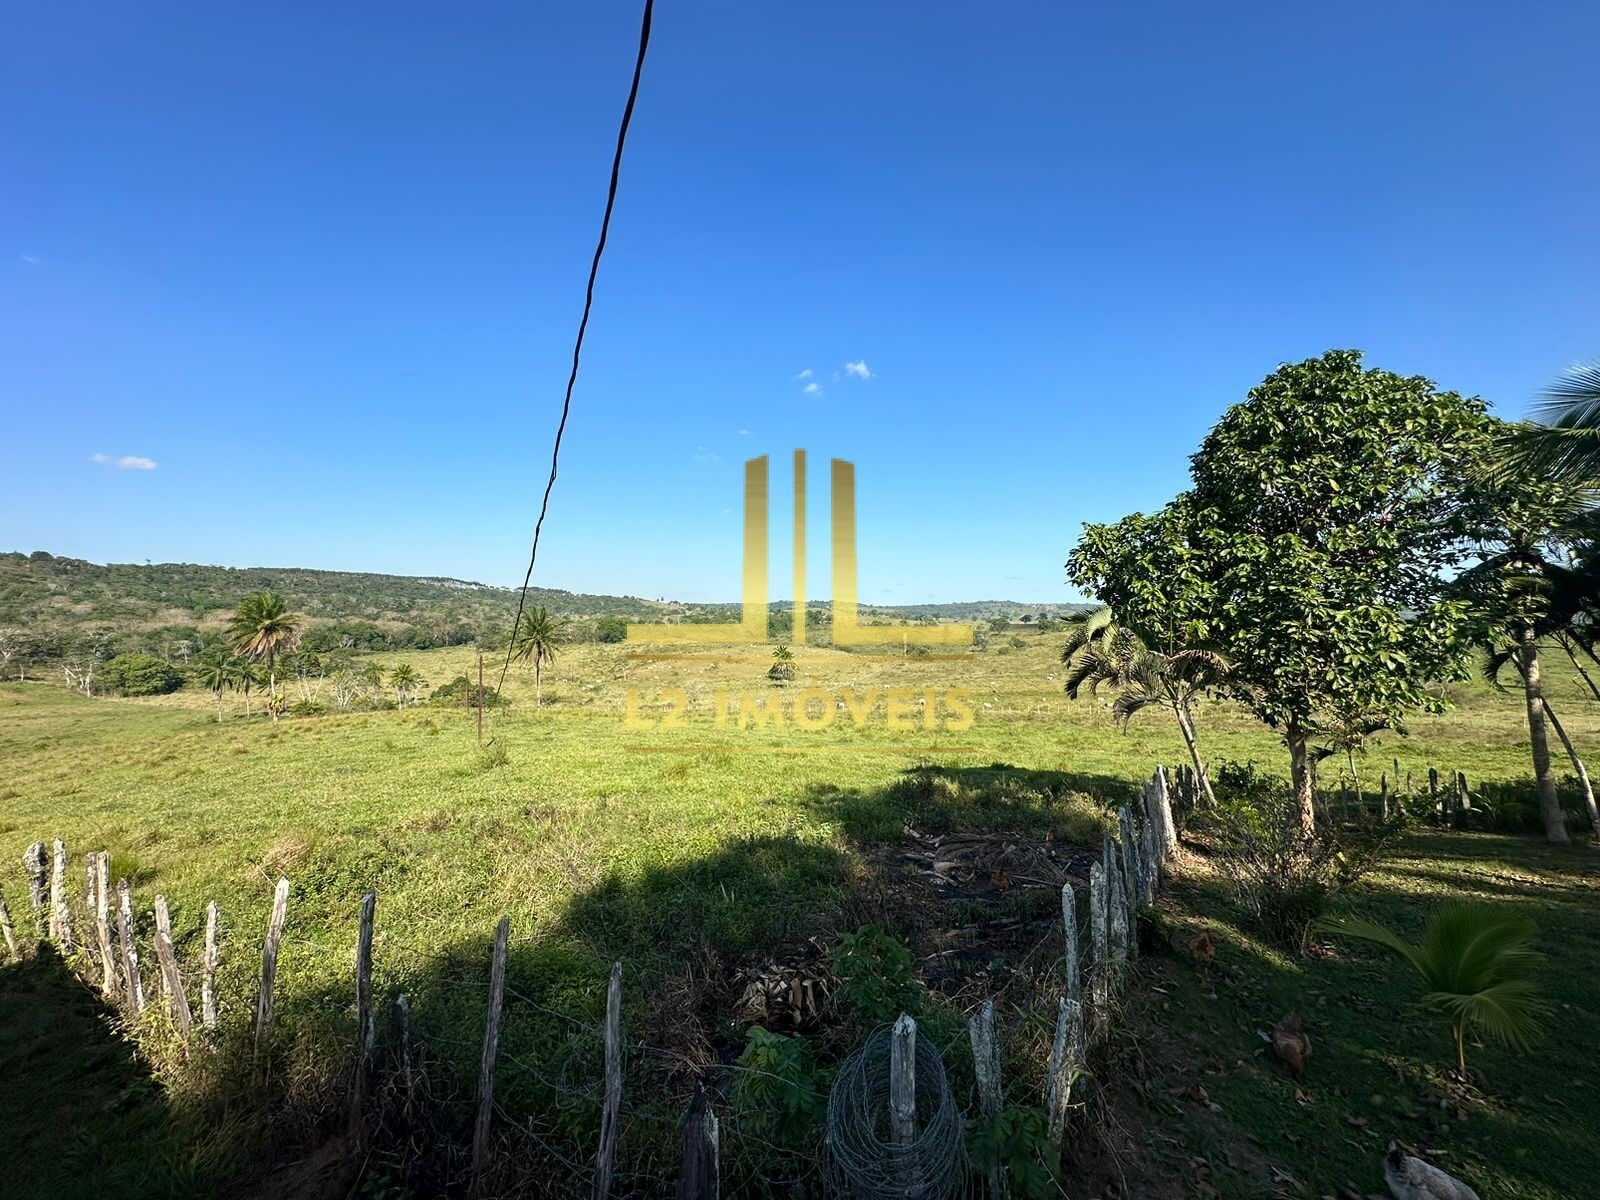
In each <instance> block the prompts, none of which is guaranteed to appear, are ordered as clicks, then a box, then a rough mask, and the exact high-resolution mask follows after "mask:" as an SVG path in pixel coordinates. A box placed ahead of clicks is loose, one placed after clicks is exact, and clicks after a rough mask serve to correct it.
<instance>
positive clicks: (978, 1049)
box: [967, 891, 1077, 1197]
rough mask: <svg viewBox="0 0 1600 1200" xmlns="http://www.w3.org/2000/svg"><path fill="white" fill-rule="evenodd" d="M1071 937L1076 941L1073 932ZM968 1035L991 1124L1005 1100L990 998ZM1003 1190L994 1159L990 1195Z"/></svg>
mask: <svg viewBox="0 0 1600 1200" xmlns="http://www.w3.org/2000/svg"><path fill="white" fill-rule="evenodd" d="M1071 895H1072V894H1071V892H1070V891H1069V892H1066V893H1064V894H1063V897H1062V904H1063V905H1068V904H1071V903H1072V899H1071ZM1071 924H1072V925H1076V924H1077V922H1076V921H1073V922H1072V923H1071ZM1070 927H1071V926H1070V925H1069V928H1070ZM1071 937H1072V941H1073V943H1074V944H1076V942H1077V935H1076V933H1074V934H1072V935H1071ZM1074 975H1075V973H1074ZM1074 982H1076V978H1075V977H1074ZM967 1037H968V1039H969V1040H970V1041H971V1042H972V1071H973V1074H974V1075H975V1076H976V1077H977V1081H978V1104H979V1106H980V1108H981V1111H982V1112H983V1119H984V1120H985V1121H987V1122H989V1124H990V1125H991V1126H992V1125H993V1124H994V1121H995V1118H997V1117H998V1116H999V1115H1000V1110H1001V1108H1002V1107H1004V1103H1005V1099H1004V1094H1003V1092H1002V1090H1001V1087H1000V1045H999V1042H998V1041H997V1040H996V1038H995V1031H994V1001H993V1000H985V1001H984V1002H983V1007H982V1008H980V1009H979V1010H978V1011H977V1012H976V1013H975V1014H973V1015H972V1016H971V1017H969V1018H968V1019H967ZM1006 1191H1007V1189H1006V1172H1005V1166H1004V1164H1002V1163H999V1162H996V1163H994V1164H993V1165H992V1166H991V1167H990V1168H989V1195H990V1196H994V1197H1004V1196H1005V1195H1006Z"/></svg>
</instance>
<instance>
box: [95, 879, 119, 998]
mask: <svg viewBox="0 0 1600 1200" xmlns="http://www.w3.org/2000/svg"><path fill="white" fill-rule="evenodd" d="M89 857H90V859H91V863H90V865H91V866H92V867H93V868H94V888H93V891H92V895H93V899H94V937H95V941H96V943H97V944H98V945H99V947H100V965H101V966H102V967H104V968H105V970H104V974H103V976H102V978H101V980H100V994H101V995H103V996H106V997H108V998H109V997H111V996H115V995H116V994H117V955H116V951H114V950H113V949H112V948H111V855H110V853H108V852H107V851H105V850H102V851H100V852H99V853H98V854H91V855H90V856H89Z"/></svg>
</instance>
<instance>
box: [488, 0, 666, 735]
mask: <svg viewBox="0 0 1600 1200" xmlns="http://www.w3.org/2000/svg"><path fill="white" fill-rule="evenodd" d="M654 7H655V0H644V17H643V19H642V20H641V21H640V23H639V57H638V58H637V59H636V60H635V61H634V64H633V83H632V84H631V85H630V86H629V88H628V103H627V105H626V106H625V107H624V108H623V110H622V124H621V126H620V127H619V128H618V129H617V149H616V153H615V154H614V155H612V158H611V186H610V187H609V188H608V189H607V190H606V211H605V216H603V217H602V218H601V219H600V240H599V241H598V242H596V243H595V248H594V260H593V261H592V262H591V263H590V264H589V286H588V289H587V290H586V291H585V293H584V297H583V317H582V319H581V320H580V321H579V322H578V336H577V339H576V340H575V341H574V342H573V344H572V372H571V374H569V375H568V376H567V394H566V398H565V399H564V400H562V402H561V420H560V421H559V422H558V423H557V425H556V438H555V445H554V446H553V447H552V448H551V451H550V478H549V480H548V481H546V483H545V485H544V499H542V500H541V501H540V502H539V519H538V520H537V521H535V522H534V524H533V549H532V551H530V553H529V554H528V570H527V573H526V574H524V575H523V577H522V590H521V592H520V594H519V595H518V597H517V615H516V618H515V619H514V620H513V621H512V622H511V637H510V638H509V639H508V640H507V642H506V661H505V662H504V663H503V664H501V667H500V682H499V683H497V684H495V694H496V695H498V694H499V693H500V691H501V690H502V689H503V688H504V687H505V683H506V672H507V671H509V670H510V669H511V657H512V655H513V654H515V653H516V649H517V633H518V631H519V630H521V628H522V613H523V610H524V609H525V607H526V606H527V603H528V586H529V584H531V583H532V582H533V566H534V564H535V563H536V562H538V561H539V535H540V534H541V533H542V532H543V531H544V518H545V514H546V513H547V512H548V511H549V510H550V492H551V490H552V489H553V488H554V487H555V486H556V470H557V467H558V466H559V465H560V462H561V437H562V434H564V433H565V432H566V430H567V414H568V413H570V412H571V411H572V389H573V387H574V386H576V384H577V382H578V360H579V359H580V358H581V357H582V355H583V334H584V331H585V330H586V329H588V328H589V310H590V309H591V308H593V307H594V281H595V279H596V278H597V277H598V276H599V274H600V258H601V256H602V255H604V254H605V252H606V236H607V234H609V233H610V231H611V210H612V208H613V207H615V205H616V203H617V180H618V179H619V178H620V177H621V175H622V150H623V147H624V146H625V145H627V142H628V126H629V124H631V123H632V121H633V106H634V102H635V101H636V100H638V98H639V79H640V77H641V76H642V75H643V74H644V56H645V53H646V52H647V51H648V50H649V49H650V14H651V10H652V9H653V8H654ZM478 703H479V704H482V703H483V697H482V696H481V695H480V696H479V697H478Z"/></svg>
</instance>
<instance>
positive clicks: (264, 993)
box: [255, 878, 289, 1061]
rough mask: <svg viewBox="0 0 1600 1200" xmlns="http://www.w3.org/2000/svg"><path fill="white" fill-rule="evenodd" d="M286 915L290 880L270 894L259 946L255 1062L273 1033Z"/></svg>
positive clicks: (280, 881) (280, 884) (279, 881)
mask: <svg viewBox="0 0 1600 1200" xmlns="http://www.w3.org/2000/svg"><path fill="white" fill-rule="evenodd" d="M288 915H289V881H288V880H287V879H281V878H280V879H279V880H278V886H277V887H275V888H274V889H273V891H272V915H271V916H270V917H268V918H267V936H266V939H265V940H264V941H263V942H262V943H261V990H260V992H259V993H257V995H256V1046H255V1053H256V1058H257V1060H258V1061H259V1060H261V1058H262V1055H263V1053H264V1052H265V1051H266V1048H267V1038H268V1036H269V1035H270V1033H271V1031H272V990H273V987H274V986H275V985H276V983H277V980H278V944H279V943H280V942H282V941H283V923H284V920H285V919H286V918H287V917H288Z"/></svg>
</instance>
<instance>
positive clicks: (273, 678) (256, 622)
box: [228, 592, 300, 696]
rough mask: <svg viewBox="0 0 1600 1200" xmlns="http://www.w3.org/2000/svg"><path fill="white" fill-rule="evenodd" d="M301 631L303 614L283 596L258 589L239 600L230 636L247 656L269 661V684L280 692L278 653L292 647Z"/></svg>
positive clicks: (235, 648)
mask: <svg viewBox="0 0 1600 1200" xmlns="http://www.w3.org/2000/svg"><path fill="white" fill-rule="evenodd" d="M299 634H300V616H299V614H298V613H292V612H290V611H289V606H288V604H287V603H286V602H285V601H284V599H283V597H282V596H279V595H277V594H275V593H273V592H257V593H256V594H255V595H253V596H246V597H245V598H244V599H243V600H241V601H239V607H238V608H236V609H235V610H234V612H233V615H232V616H231V617H229V618H228V639H229V640H230V641H231V642H232V643H233V648H234V650H235V651H236V652H237V653H238V654H239V655H240V656H241V657H243V658H248V659H252V660H254V661H256V662H265V663H266V664H267V686H268V688H269V689H270V690H271V692H272V694H273V695H274V696H276V695H277V694H278V671H277V667H278V655H280V654H282V653H283V652H284V651H285V650H288V649H289V648H290V647H292V646H293V645H294V643H295V640H296V639H297V638H298V637H299Z"/></svg>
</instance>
